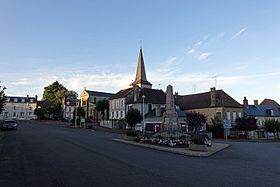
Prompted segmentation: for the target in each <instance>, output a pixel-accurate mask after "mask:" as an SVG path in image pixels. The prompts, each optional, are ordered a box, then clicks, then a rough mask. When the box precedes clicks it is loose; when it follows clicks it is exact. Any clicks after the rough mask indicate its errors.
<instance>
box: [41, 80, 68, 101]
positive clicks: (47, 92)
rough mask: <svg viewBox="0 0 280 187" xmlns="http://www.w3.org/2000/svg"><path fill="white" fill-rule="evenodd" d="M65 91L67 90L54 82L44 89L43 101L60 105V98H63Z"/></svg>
mask: <svg viewBox="0 0 280 187" xmlns="http://www.w3.org/2000/svg"><path fill="white" fill-rule="evenodd" d="M67 91H68V90H67V89H66V88H65V87H64V86H63V85H62V84H60V83H59V82H58V81H55V82H53V83H52V84H50V85H48V86H46V87H45V88H44V93H43V100H45V101H53V102H55V103H56V104H61V103H62V98H63V97H64V96H65V94H66V92H67Z"/></svg>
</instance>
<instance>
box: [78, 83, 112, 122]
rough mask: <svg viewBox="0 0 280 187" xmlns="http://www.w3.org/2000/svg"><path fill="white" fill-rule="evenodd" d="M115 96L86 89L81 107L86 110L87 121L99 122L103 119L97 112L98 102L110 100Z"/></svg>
mask: <svg viewBox="0 0 280 187" xmlns="http://www.w3.org/2000/svg"><path fill="white" fill-rule="evenodd" d="M113 95H114V94H113V93H107V92H98V91H91V90H87V89H86V88H85V89H84V91H83V92H82V93H81V95H80V106H81V107H82V108H83V109H84V110H85V117H86V119H91V120H93V121H94V122H98V121H99V120H100V119H101V114H100V112H98V111H97V110H96V104H97V102H98V101H101V100H104V99H106V100H108V99H109V98H110V97H112V96H113Z"/></svg>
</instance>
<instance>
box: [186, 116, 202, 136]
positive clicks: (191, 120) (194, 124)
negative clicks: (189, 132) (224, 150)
mask: <svg viewBox="0 0 280 187" xmlns="http://www.w3.org/2000/svg"><path fill="white" fill-rule="evenodd" d="M185 121H186V122H187V124H188V126H189V127H190V128H191V129H193V130H194V133H195V136H196V137H198V134H199V130H200V128H201V127H202V126H203V125H206V124H207V116H206V115H204V114H200V113H198V112H190V113H187V119H186V120H185Z"/></svg>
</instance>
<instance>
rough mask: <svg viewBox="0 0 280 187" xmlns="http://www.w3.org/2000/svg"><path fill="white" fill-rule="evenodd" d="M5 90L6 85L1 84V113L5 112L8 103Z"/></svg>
mask: <svg viewBox="0 0 280 187" xmlns="http://www.w3.org/2000/svg"><path fill="white" fill-rule="evenodd" d="M5 90H6V87H5V86H1V85H0V114H1V113H2V112H3V110H4V106H5V104H6V95H5V92H4V91H5Z"/></svg>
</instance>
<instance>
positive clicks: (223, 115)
mask: <svg viewBox="0 0 280 187" xmlns="http://www.w3.org/2000/svg"><path fill="white" fill-rule="evenodd" d="M176 100H177V103H178V105H179V106H180V109H181V110H184V111H185V112H199V113H201V114H204V115H206V116H207V123H208V124H210V125H211V124H212V122H211V118H214V117H215V116H217V117H218V118H219V119H221V120H229V121H230V123H231V124H232V125H235V119H236V118H237V117H238V116H239V117H241V116H242V112H243V106H242V105H241V104H240V103H238V102H237V101H236V100H234V99H233V98H232V97H230V96H229V95H228V94H227V93H225V92H224V91H223V90H216V89H215V88H211V89H210V92H204V93H198V94H191V95H185V96H179V95H178V96H176Z"/></svg>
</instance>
